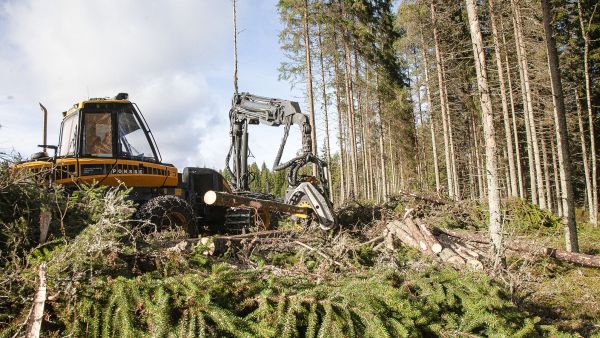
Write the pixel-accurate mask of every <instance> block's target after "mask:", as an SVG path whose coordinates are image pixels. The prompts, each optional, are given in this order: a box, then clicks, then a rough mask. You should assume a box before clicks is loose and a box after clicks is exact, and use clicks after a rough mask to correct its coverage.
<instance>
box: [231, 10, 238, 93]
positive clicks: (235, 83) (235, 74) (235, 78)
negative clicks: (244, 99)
mask: <svg viewBox="0 0 600 338" xmlns="http://www.w3.org/2000/svg"><path fill="white" fill-rule="evenodd" d="M232 1H233V89H234V90H235V95H237V94H238V63H237V11H236V2H237V1H236V0H232Z"/></svg>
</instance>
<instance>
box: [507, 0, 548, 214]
mask: <svg viewBox="0 0 600 338" xmlns="http://www.w3.org/2000/svg"><path fill="white" fill-rule="evenodd" d="M511 5H512V8H513V17H514V22H515V36H516V40H517V48H518V49H519V54H520V55H518V57H519V59H520V64H519V65H520V67H521V69H522V72H523V85H524V88H523V89H524V103H523V105H524V106H525V107H526V109H525V111H526V116H527V119H526V123H528V124H529V131H530V134H531V148H532V150H533V163H531V161H530V164H533V165H534V167H533V168H530V173H531V174H533V175H534V176H533V177H532V180H531V181H532V185H531V190H532V196H533V195H534V190H535V200H536V201H537V202H535V201H534V203H537V204H538V205H539V206H540V208H542V209H545V208H546V198H545V196H544V187H543V185H544V183H543V179H542V166H541V162H542V161H541V159H540V148H539V143H538V139H537V131H536V126H535V115H534V113H533V100H532V96H531V86H530V81H529V65H528V61H527V51H526V49H525V42H524V38H523V25H522V22H521V10H520V9H519V6H518V5H517V4H516V3H515V0H511ZM529 156H530V157H531V156H532V153H529ZM532 169H533V170H532ZM534 182H535V183H534Z"/></svg>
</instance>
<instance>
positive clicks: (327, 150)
mask: <svg viewBox="0 0 600 338" xmlns="http://www.w3.org/2000/svg"><path fill="white" fill-rule="evenodd" d="M321 35H322V32H321V24H319V25H318V42H319V63H320V65H321V84H322V86H321V91H322V93H321V94H322V95H323V118H324V119H325V156H327V163H331V144H330V143H329V114H328V111H327V107H328V105H329V102H328V100H327V83H326V82H325V62H324V59H323V39H322V36H321ZM325 170H327V178H328V184H329V194H330V196H331V200H332V201H333V200H335V196H334V195H335V194H334V191H333V180H332V179H331V170H330V169H329V167H327V168H326V169H325Z"/></svg>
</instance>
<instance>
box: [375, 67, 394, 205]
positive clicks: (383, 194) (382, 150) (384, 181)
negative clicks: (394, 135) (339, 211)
mask: <svg viewBox="0 0 600 338" xmlns="http://www.w3.org/2000/svg"><path fill="white" fill-rule="evenodd" d="M375 83H376V87H377V88H378V89H377V117H378V118H377V119H378V120H379V121H378V123H379V130H378V132H379V164H380V165H381V197H382V200H383V201H386V200H387V195H388V191H387V178H386V168H385V146H384V144H383V119H382V114H381V96H380V95H379V74H377V73H375ZM389 137H391V135H390V136H389Z"/></svg>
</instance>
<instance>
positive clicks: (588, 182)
mask: <svg viewBox="0 0 600 338" xmlns="http://www.w3.org/2000/svg"><path fill="white" fill-rule="evenodd" d="M575 103H576V104H577V121H578V124H579V139H580V140H581V154H582V156H583V173H584V175H585V192H586V196H587V205H588V212H589V214H590V224H593V223H592V215H593V214H594V202H593V201H594V196H593V193H592V190H593V188H592V180H591V176H590V164H589V162H588V152H587V141H586V139H585V130H584V128H583V117H582V115H583V114H582V113H581V111H582V108H581V102H579V93H577V90H575Z"/></svg>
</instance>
